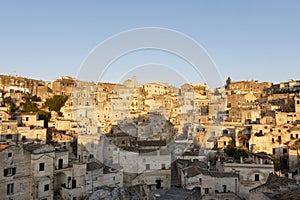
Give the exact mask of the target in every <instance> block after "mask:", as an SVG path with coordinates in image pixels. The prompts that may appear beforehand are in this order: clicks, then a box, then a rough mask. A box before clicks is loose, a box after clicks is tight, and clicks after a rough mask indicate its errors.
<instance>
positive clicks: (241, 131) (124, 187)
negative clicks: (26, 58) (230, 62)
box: [0, 75, 300, 200]
mask: <svg viewBox="0 0 300 200" xmlns="http://www.w3.org/2000/svg"><path fill="white" fill-rule="evenodd" d="M299 150H300V80H287V81H286V82H280V83H272V82H258V81H254V80H250V81H233V80H231V78H230V77H228V79H227V80H226V83H224V86H222V87H219V88H209V87H208V85H206V84H204V83H203V84H202V83H195V84H188V83H186V84H183V85H181V86H180V87H175V86H172V85H170V84H168V83H162V82H158V81H157V82H149V83H143V84H139V83H138V80H137V77H132V79H130V80H126V81H124V82H123V83H118V84H116V83H104V82H88V81H82V80H77V79H76V78H72V77H60V78H58V79H56V80H53V81H50V82H47V81H43V80H35V79H31V78H25V77H19V76H11V75H0V160H1V164H0V194H1V195H0V199H1V200H12V199H13V200H24V199H28V200H29V199H38V200H52V199H57V200H60V199H61V200H85V199H90V200H97V199H115V200H127V199H128V200H129V199H133V200H137V199H142V200H153V199H170V200H171V199H175V200H176V199H178V200H179V199H187V200H196V199H202V200H212V199H214V200H220V199H227V200H241V199H245V200H246V199H250V200H252V199H255V200H257V199H263V200H268V199H272V200H277V199H298V198H299V196H300V185H299V183H300V159H299V156H300V152H299Z"/></svg>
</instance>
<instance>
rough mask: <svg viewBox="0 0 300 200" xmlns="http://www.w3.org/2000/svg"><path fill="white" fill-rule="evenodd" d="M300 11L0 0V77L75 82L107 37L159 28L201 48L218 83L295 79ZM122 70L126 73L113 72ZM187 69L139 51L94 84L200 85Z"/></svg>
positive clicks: (233, 4) (281, 5)
mask: <svg viewBox="0 0 300 200" xmlns="http://www.w3.org/2000/svg"><path fill="white" fill-rule="evenodd" d="M299 10H300V1H292V0H291V1H276V0H272V1H271V0H265V1H260V0H253V1H237V0H236V1H232V0H227V1H214V0H209V1H200V0H195V1H193V0H190V1H176V0H164V1H159V0H152V1H140V0H138V1H135V0H128V1H121V0H120V1H114V0H110V1H93V0H89V1H68V0H64V1H58V0H53V1H31V0H27V1H21V0H19V1H15V0H11V1H4V0H1V1H0V27H1V28H0V74H11V75H19V76H25V77H30V78H35V79H42V80H46V81H50V80H53V79H56V78H58V77H59V76H72V77H78V74H79V73H80V71H81V69H82V65H83V64H84V61H85V60H86V59H88V57H89V55H90V54H91V52H92V51H93V50H94V49H95V48H96V47H97V46H99V44H101V43H102V42H103V41H105V40H106V39H107V38H110V37H112V36H113V35H116V34H119V33H121V32H124V31H128V30H132V29H137V28H143V27H161V28H165V29H171V30H175V31H177V32H180V33H182V34H184V35H187V36H188V37H190V38H192V39H193V40H195V41H196V42H197V43H198V44H200V45H201V46H202V47H203V49H204V50H205V51H206V52H207V54H208V56H209V57H210V58H211V59H212V61H213V62H214V64H215V65H216V68H217V69H218V71H219V75H220V79H221V81H222V82H223V83H225V80H226V78H227V77H228V76H230V77H231V79H232V80H233V81H237V80H259V81H272V82H275V83H277V82H280V81H287V80H288V79H296V80H297V79H300V77H299V76H300V59H299V52H300V12H299ZM116 48H118V47H116ZM123 67H124V69H128V70H127V71H126V70H125V71H126V72H122V73H119V72H120V71H122V70H121V68H122V69H123ZM146 68H147V69H146ZM152 69H153V70H152ZM160 69H161V70H160ZM190 69H191V64H190V63H187V62H185V61H182V59H181V60H180V58H178V56H176V55H174V54H172V53H170V52H161V51H158V50H141V51H136V52H132V53H130V54H128V55H126V56H123V57H120V58H119V59H118V60H117V61H116V62H114V63H113V64H111V66H110V71H109V72H107V73H106V74H105V76H104V77H101V79H100V78H99V80H100V81H109V82H118V81H122V80H124V79H126V78H130V76H132V75H137V76H138V81H139V82H140V83H142V82H145V81H161V82H170V84H173V85H180V84H182V83H183V82H190V83H194V82H202V83H203V82H206V80H205V77H201V76H196V75H195V74H196V73H194V72H193V71H192V70H190ZM134 70H136V71H134ZM123 71H124V70H123ZM139 77H140V78H139ZM172 77H173V78H172Z"/></svg>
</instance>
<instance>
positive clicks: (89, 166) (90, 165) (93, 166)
mask: <svg viewBox="0 0 300 200" xmlns="http://www.w3.org/2000/svg"><path fill="white" fill-rule="evenodd" d="M103 166H104V165H103V164H100V163H97V162H90V163H87V164H86V170H87V171H92V170H95V169H101V168H102V167H103Z"/></svg>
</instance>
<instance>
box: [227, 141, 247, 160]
mask: <svg viewBox="0 0 300 200" xmlns="http://www.w3.org/2000/svg"><path fill="white" fill-rule="evenodd" d="M225 153H226V154H227V155H228V156H230V157H233V158H234V159H236V160H238V159H240V157H241V156H242V157H243V158H248V151H247V150H245V149H238V148H236V147H235V146H234V144H233V143H231V144H230V145H228V146H227V147H226V149H225Z"/></svg>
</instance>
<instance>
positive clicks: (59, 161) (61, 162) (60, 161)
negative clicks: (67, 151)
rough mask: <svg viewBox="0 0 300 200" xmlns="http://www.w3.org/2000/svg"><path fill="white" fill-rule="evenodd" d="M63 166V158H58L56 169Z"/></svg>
mask: <svg viewBox="0 0 300 200" xmlns="http://www.w3.org/2000/svg"><path fill="white" fill-rule="evenodd" d="M63 167H64V160H63V159H62V158H60V159H58V169H62V168H63Z"/></svg>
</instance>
